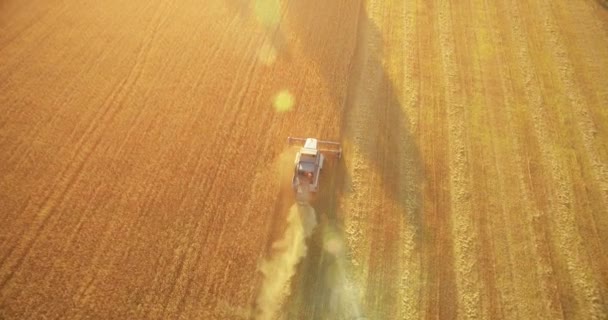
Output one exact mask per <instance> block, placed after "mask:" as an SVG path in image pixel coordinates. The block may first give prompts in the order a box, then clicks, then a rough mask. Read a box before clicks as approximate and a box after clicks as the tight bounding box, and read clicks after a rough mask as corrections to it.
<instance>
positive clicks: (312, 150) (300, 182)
mask: <svg viewBox="0 0 608 320" xmlns="http://www.w3.org/2000/svg"><path fill="white" fill-rule="evenodd" d="M287 143H288V144H289V145H294V144H299V145H302V147H301V148H300V150H299V151H298V153H297V154H296V158H295V160H294V172H293V179H292V182H291V184H292V187H293V190H294V192H295V193H296V201H297V202H298V203H306V202H308V201H309V199H310V195H311V194H314V193H316V192H317V191H318V190H319V176H320V174H321V170H322V169H323V162H324V161H325V157H327V156H335V157H337V158H338V159H339V158H340V157H341V156H342V147H341V145H340V143H338V142H334V141H323V140H317V139H315V138H294V137H289V138H287Z"/></svg>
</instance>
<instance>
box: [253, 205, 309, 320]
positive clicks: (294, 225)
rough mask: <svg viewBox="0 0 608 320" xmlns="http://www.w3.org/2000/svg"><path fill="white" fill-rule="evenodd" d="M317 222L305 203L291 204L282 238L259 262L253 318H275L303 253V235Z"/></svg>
mask: <svg viewBox="0 0 608 320" xmlns="http://www.w3.org/2000/svg"><path fill="white" fill-rule="evenodd" d="M316 225H317V218H316V213H315V210H314V208H313V207H311V206H310V205H307V204H304V205H303V204H294V205H292V206H291V208H290V209H289V215H288V216H287V229H286V230H285V234H284V235H283V238H281V239H280V240H278V241H276V242H275V243H273V245H272V251H273V252H272V254H271V256H270V257H269V258H268V259H267V260H264V261H262V263H261V264H260V267H259V268H260V271H261V272H262V274H263V275H264V280H263V282H262V287H261V289H260V293H259V294H258V298H257V301H256V302H257V310H256V319H258V320H270V319H275V318H276V316H277V312H278V311H279V310H280V308H281V305H282V304H283V300H284V299H285V297H287V296H288V295H289V287H290V286H289V284H290V280H291V278H292V276H293V275H294V274H295V271H296V266H297V265H298V263H299V262H300V260H302V258H304V256H306V251H307V247H306V239H307V238H308V237H310V235H311V234H312V232H313V229H314V228H315V226H316Z"/></svg>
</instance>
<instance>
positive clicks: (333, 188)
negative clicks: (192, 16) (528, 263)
mask: <svg viewBox="0 0 608 320" xmlns="http://www.w3.org/2000/svg"><path fill="white" fill-rule="evenodd" d="M226 1H228V2H232V3H237V4H238V3H240V4H246V2H245V1H244V0H226ZM259 1H261V0H259ZM271 1H278V0H271ZM365 4H366V3H365V1H364V0H359V1H352V0H344V1H325V0H289V1H287V0H285V1H282V2H281V5H282V6H283V8H285V9H286V12H285V15H284V16H282V18H281V19H282V20H281V22H280V24H279V26H278V30H276V32H277V34H279V35H283V34H285V33H286V32H290V33H292V34H294V35H295V38H296V39H297V41H298V42H299V43H298V47H299V48H302V49H303V50H304V51H305V52H304V54H305V55H306V56H307V57H308V58H309V60H310V61H312V62H313V63H314V67H315V68H316V69H317V71H318V73H319V74H321V75H322V78H323V80H324V85H325V86H326V88H323V89H324V90H323V91H324V92H329V93H331V95H332V96H331V99H332V100H333V103H332V106H333V107H334V108H335V109H334V110H330V111H329V112H333V113H338V114H341V115H342V116H341V117H339V118H338V120H337V123H332V124H331V126H329V127H326V128H316V131H315V130H313V131H314V132H311V133H310V135H313V136H314V135H315V134H316V135H318V134H321V135H322V136H319V138H322V139H334V138H335V137H338V136H340V137H341V140H342V141H343V142H345V146H344V158H348V159H349V161H346V162H345V161H342V162H339V163H338V164H337V165H336V167H334V168H333V169H332V168H328V170H326V172H327V173H329V172H332V171H333V172H334V174H333V175H327V174H326V175H325V176H324V177H322V178H323V179H324V181H323V183H322V184H321V188H322V189H321V192H320V195H321V198H320V199H319V201H318V203H317V205H316V208H317V212H318V213H320V214H321V215H322V217H321V218H322V219H321V221H322V223H321V224H320V226H319V227H318V231H317V232H316V234H315V236H314V237H313V239H312V241H311V243H310V244H309V249H308V255H307V257H306V258H305V260H303V262H302V263H301V264H300V266H299V267H298V270H297V274H296V276H295V279H294V281H293V288H292V289H293V290H292V295H291V297H290V299H289V301H288V303H287V305H286V306H285V309H284V310H285V313H286V314H287V315H288V316H289V317H290V318H306V319H323V318H331V319H341V318H348V317H351V316H358V315H368V316H374V317H381V316H382V315H388V316H387V317H384V318H390V317H392V316H394V314H390V312H391V311H392V310H393V309H394V308H395V307H396V305H397V304H398V303H399V301H398V300H399V299H400V298H402V297H400V296H399V285H400V284H399V280H400V277H401V276H402V275H400V274H398V273H399V271H400V269H399V268H400V267H399V264H400V263H401V261H400V252H402V251H403V250H402V249H404V246H406V245H407V244H406V243H405V242H406V241H405V240H406V239H404V238H406V237H410V236H412V235H403V234H401V232H400V230H399V225H400V224H401V225H404V224H405V225H407V226H408V227H409V228H410V230H414V235H413V242H414V250H415V251H416V252H417V255H416V254H413V255H412V256H413V257H416V256H418V257H420V261H419V263H420V264H421V265H422V266H421V270H427V272H428V274H425V275H421V277H426V278H428V279H431V280H429V281H434V280H432V279H434V278H437V279H439V278H442V279H443V280H442V281H443V282H445V281H448V282H449V281H451V280H450V279H453V276H451V275H450V274H449V273H450V272H451V271H450V270H449V268H448V269H446V268H443V267H442V266H437V267H433V266H432V265H433V264H434V261H436V260H438V258H437V257H434V256H435V255H437V252H439V249H441V254H442V255H444V256H446V255H451V245H450V243H449V241H447V240H445V239H441V238H439V237H435V236H434V235H433V234H429V233H430V232H427V231H425V230H426V229H427V228H425V226H426V225H430V224H433V225H434V224H438V225H449V217H447V216H443V215H435V216H434V217H433V218H430V219H429V218H427V217H423V216H422V197H423V184H424V182H425V180H426V179H425V176H424V174H423V170H424V165H423V163H422V159H421V157H420V151H419V149H418V147H417V145H416V141H415V138H414V137H413V136H412V134H411V131H410V129H409V123H410V121H409V119H408V116H407V114H406V112H405V111H404V104H403V102H402V101H400V96H399V94H400V93H401V92H402V91H403V90H404V89H405V88H406V87H408V86H410V85H411V84H409V83H404V79H400V78H395V79H391V78H390V75H389V73H388V72H386V71H385V67H384V66H383V58H384V57H385V54H384V52H383V48H384V43H383V30H381V29H380V28H379V27H378V25H376V24H375V23H374V21H372V20H371V19H370V17H369V16H368V14H367V11H366V5H365ZM246 5H247V7H248V8H250V9H251V8H252V5H251V3H248V4H246ZM353 16H356V17H357V19H352V17H353ZM406 27H407V26H406ZM353 30H356V32H353ZM269 31H270V32H273V30H271V28H269ZM429 33H432V32H429ZM275 38H276V37H275ZM277 39H284V38H281V37H279V38H277ZM282 41H283V40H281V41H280V42H278V43H275V44H274V45H275V47H282V46H283V43H282ZM353 42H354V43H353ZM287 45H289V43H287ZM353 47H354V48H355V49H354V51H350V50H351V49H350V48H353ZM415 49H416V48H397V49H396V50H399V51H404V50H415ZM392 50H395V49H392ZM392 53H395V52H394V51H393V52H392ZM335 54H339V55H340V57H335V56H332V55H335ZM386 56H389V55H386ZM340 60H342V61H344V63H338V64H336V63H335V62H336V61H340ZM304 81H306V79H304ZM345 84H347V85H345ZM302 99H306V97H302ZM408 103H409V104H410V105H409V106H410V108H411V109H416V108H418V107H419V106H418V105H417V103H418V102H417V101H414V102H408ZM297 112H298V111H296V113H297ZM314 118H316V119H318V118H319V117H314ZM311 121H314V120H311ZM303 127H309V128H310V127H312V125H311V124H305V125H303ZM334 128H336V129H334ZM332 130H335V132H333V131H332ZM354 158H356V159H354ZM346 163H349V164H351V165H355V166H357V167H354V168H353V167H349V168H347V167H346ZM351 172H352V173H353V175H352V176H351V175H349V173H351ZM328 176H329V178H328ZM351 178H352V179H351ZM377 188H380V189H381V190H382V192H383V195H382V199H381V201H376V200H378V199H367V198H368V197H369V196H370V195H376V196H377V195H378V193H377V191H373V193H371V194H370V192H369V191H370V189H375V190H377ZM431 189H432V188H431ZM433 190H434V189H433ZM433 190H431V191H429V192H428V194H429V195H430V197H433V196H434V193H435V192H433ZM435 191H437V190H435ZM343 197H345V198H347V199H349V200H350V202H351V203H350V204H351V205H355V206H356V208H357V211H358V213H359V217H358V219H360V220H361V221H360V223H358V224H357V226H358V227H359V228H361V230H355V232H357V233H358V235H357V236H358V238H359V239H365V240H364V243H365V244H364V245H365V246H367V247H366V248H364V250H367V254H363V256H367V257H368V260H367V261H358V263H359V264H363V265H367V266H368V268H367V270H369V271H368V274H366V275H364V278H365V279H367V280H366V281H367V282H366V283H365V288H366V290H365V292H364V299H363V306H362V307H361V310H356V309H357V308H358V307H359V306H356V305H353V304H356V301H351V300H353V299H354V300H359V299H358V296H357V293H356V292H355V293H354V295H353V293H352V292H349V289H350V288H351V286H349V284H348V283H345V281H347V280H348V279H346V280H345V277H344V276H343V274H344V273H345V272H346V271H352V270H353V267H352V261H351V258H350V255H348V254H346V255H341V254H339V252H340V251H339V250H338V254H336V252H329V251H328V248H327V240H328V235H329V238H332V237H334V238H337V239H338V240H343V239H344V238H345V237H344V230H343V223H342V219H343V218H344V217H345V216H348V215H350V214H352V213H351V212H340V209H339V208H340V204H339V203H338V202H337V201H338V199H341V198H343ZM353 199H354V200H353ZM357 199H359V200H357ZM378 202H379V203H380V204H379V205H372V204H373V203H378ZM348 218H349V219H350V218H352V217H348ZM425 221H427V223H425ZM429 221H430V222H429ZM395 222H399V223H395ZM334 244H335V242H334ZM437 248H439V249H437ZM334 249H335V248H334ZM346 251H348V249H347V248H346ZM346 253H348V252H346ZM336 279H338V280H336ZM352 286H353V287H356V286H355V285H354V284H352ZM442 287H443V285H442ZM448 287H452V286H448ZM354 291H356V288H354ZM340 295H342V298H343V299H341V297H340ZM336 297H337V298H336ZM353 297H354V298H353ZM351 298H352V299H351ZM446 303H448V304H449V302H446ZM452 307H453V306H452ZM442 308H445V309H451V307H450V306H445V305H444V306H443V307H442ZM382 310H385V311H384V312H388V313H383V311H382Z"/></svg>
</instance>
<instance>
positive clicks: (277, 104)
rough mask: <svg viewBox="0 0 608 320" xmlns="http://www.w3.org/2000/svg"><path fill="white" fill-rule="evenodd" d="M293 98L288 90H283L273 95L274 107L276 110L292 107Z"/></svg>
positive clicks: (289, 109) (280, 110) (285, 110)
mask: <svg viewBox="0 0 608 320" xmlns="http://www.w3.org/2000/svg"><path fill="white" fill-rule="evenodd" d="M294 104H295V98H294V97H293V95H292V94H291V93H289V91H287V90H283V91H281V92H279V93H277V95H276V96H275V97H274V108H275V110H276V111H277V112H287V111H291V110H292V109H293V105H294Z"/></svg>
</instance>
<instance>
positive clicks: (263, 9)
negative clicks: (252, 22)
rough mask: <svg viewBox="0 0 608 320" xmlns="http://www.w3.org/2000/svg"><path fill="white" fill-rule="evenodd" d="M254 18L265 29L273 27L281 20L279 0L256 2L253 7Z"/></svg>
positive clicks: (259, 0)
mask: <svg viewBox="0 0 608 320" xmlns="http://www.w3.org/2000/svg"><path fill="white" fill-rule="evenodd" d="M254 12H255V16H256V18H257V19H258V21H259V22H260V23H261V24H262V25H264V26H265V27H274V26H276V25H278V24H279V21H280V20H281V4H280V3H279V0H257V1H256V2H255V6H254Z"/></svg>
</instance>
